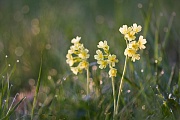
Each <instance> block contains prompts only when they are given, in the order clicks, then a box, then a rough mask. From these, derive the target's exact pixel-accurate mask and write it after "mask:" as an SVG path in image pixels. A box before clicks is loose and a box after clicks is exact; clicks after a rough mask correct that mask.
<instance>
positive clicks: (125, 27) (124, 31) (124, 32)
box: [119, 25, 132, 35]
mask: <svg viewBox="0 0 180 120" xmlns="http://www.w3.org/2000/svg"><path fill="white" fill-rule="evenodd" d="M131 30H132V28H131V27H128V26H127V25H123V26H122V27H120V28H119V31H120V32H121V34H123V35H126V34H128V33H129V31H131Z"/></svg>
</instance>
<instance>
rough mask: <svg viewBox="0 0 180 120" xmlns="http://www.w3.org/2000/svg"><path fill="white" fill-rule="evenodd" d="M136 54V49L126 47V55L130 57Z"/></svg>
mask: <svg viewBox="0 0 180 120" xmlns="http://www.w3.org/2000/svg"><path fill="white" fill-rule="evenodd" d="M134 54H136V50H135V49H130V48H126V49H125V51H124V55H125V56H128V57H132V56H133V55H134Z"/></svg>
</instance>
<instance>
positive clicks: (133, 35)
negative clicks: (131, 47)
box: [125, 31, 136, 41]
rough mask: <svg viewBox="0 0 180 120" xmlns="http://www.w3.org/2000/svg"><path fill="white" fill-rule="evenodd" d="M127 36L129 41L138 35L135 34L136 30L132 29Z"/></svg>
mask: <svg viewBox="0 0 180 120" xmlns="http://www.w3.org/2000/svg"><path fill="white" fill-rule="evenodd" d="M125 38H126V39H127V40H129V41H132V40H135V39H136V36H135V32H134V31H130V32H128V33H127V34H126V35H125Z"/></svg>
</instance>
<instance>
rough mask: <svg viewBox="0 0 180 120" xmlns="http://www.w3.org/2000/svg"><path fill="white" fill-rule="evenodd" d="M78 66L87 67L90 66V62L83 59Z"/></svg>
mask: <svg viewBox="0 0 180 120" xmlns="http://www.w3.org/2000/svg"><path fill="white" fill-rule="evenodd" d="M78 67H79V68H80V69H87V68H88V67H89V63H88V62H87V61H82V62H80V63H79V65H78Z"/></svg>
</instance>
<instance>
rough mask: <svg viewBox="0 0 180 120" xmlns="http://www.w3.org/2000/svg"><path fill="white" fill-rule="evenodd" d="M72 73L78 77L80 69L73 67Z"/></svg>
mask: <svg viewBox="0 0 180 120" xmlns="http://www.w3.org/2000/svg"><path fill="white" fill-rule="evenodd" d="M71 71H72V72H73V73H74V74H75V75H77V74H78V72H79V69H78V67H71Z"/></svg>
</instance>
